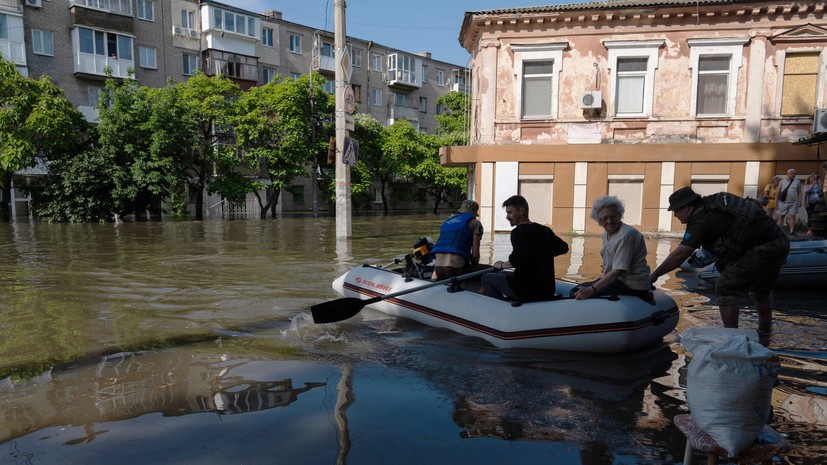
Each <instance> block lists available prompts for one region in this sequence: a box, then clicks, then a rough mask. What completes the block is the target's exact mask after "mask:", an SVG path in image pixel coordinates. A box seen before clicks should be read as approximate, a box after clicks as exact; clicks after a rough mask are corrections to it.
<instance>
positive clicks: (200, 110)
mask: <svg viewBox="0 0 827 465" xmlns="http://www.w3.org/2000/svg"><path fill="white" fill-rule="evenodd" d="M180 86H181V90H180V92H181V98H182V101H183V102H184V105H186V106H187V108H189V109H190V110H191V111H190V113H189V117H190V118H191V119H192V120H191V121H192V122H193V123H194V125H195V131H194V133H193V135H194V137H193V139H192V140H191V146H190V150H189V151H188V153H187V154H186V159H185V160H184V161H183V166H184V170H185V172H186V182H187V184H188V185H189V187H190V190H191V192H192V193H193V194H194V196H195V219H196V220H202V219H204V192H205V191H207V189H208V188H209V187H210V184H211V183H212V181H213V179H214V175H215V174H216V173H217V171H216V170H217V169H218V168H219V167H220V164H219V163H218V161H219V156H220V151H219V148H218V144H219V143H220V142H226V141H228V140H231V137H230V136H229V134H230V132H231V129H232V128H231V126H230V123H231V121H232V118H233V112H234V106H235V100H236V98H237V97H238V95H239V94H240V93H241V90H240V89H239V87H238V86H237V85H236V84H235V83H233V82H232V81H231V80H230V79H228V78H226V77H223V76H221V75H218V76H214V77H210V76H207V75H205V74H203V73H201V72H199V73H196V74H195V75H194V76H192V77H190V78H189V79H187V81H185V82H183V83H181V84H180Z"/></svg>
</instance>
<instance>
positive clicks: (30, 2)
mask: <svg viewBox="0 0 827 465" xmlns="http://www.w3.org/2000/svg"><path fill="white" fill-rule="evenodd" d="M26 6H30V7H32V8H42V7H43V0H26Z"/></svg>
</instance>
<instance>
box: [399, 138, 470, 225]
mask: <svg viewBox="0 0 827 465" xmlns="http://www.w3.org/2000/svg"><path fill="white" fill-rule="evenodd" d="M419 137H420V138H421V144H422V145H423V147H424V149H425V150H424V156H423V158H422V159H420V160H419V161H418V162H417V163H414V164H412V165H410V166H409V167H408V169H407V171H406V175H407V176H408V177H410V178H411V179H413V180H414V181H415V182H416V183H417V184H418V185H419V186H420V187H421V188H422V189H423V190H424V191H425V192H426V193H427V194H429V195H430V196H431V197H432V198H433V199H434V209H433V212H434V213H437V212H438V211H439V205H440V203H442V201H443V199H444V198H445V197H446V194H448V193H451V192H462V191H464V190H465V189H466V185H467V182H468V170H467V169H466V168H449V167H446V166H442V164H441V163H440V158H439V147H440V146H442V145H446V144H444V143H443V142H442V141H443V140H444V138H441V137H439V136H433V135H429V134H420V135H419Z"/></svg>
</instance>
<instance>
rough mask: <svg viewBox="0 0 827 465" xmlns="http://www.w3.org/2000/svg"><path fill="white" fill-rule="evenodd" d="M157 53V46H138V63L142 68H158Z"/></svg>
mask: <svg viewBox="0 0 827 465" xmlns="http://www.w3.org/2000/svg"><path fill="white" fill-rule="evenodd" d="M157 55H158V53H157V50H156V49H155V47H147V46H144V45H139V46H138V64H139V65H141V67H142V68H151V69H158V59H157Z"/></svg>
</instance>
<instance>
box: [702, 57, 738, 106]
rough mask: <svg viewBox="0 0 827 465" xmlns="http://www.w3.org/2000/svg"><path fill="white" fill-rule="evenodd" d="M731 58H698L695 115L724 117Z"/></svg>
mask: <svg viewBox="0 0 827 465" xmlns="http://www.w3.org/2000/svg"><path fill="white" fill-rule="evenodd" d="M731 60H732V57H731V56H729V55H727V56H715V55H707V56H701V57H699V58H698V87H697V92H696V94H697V99H696V101H695V109H696V114H697V115H698V116H704V115H725V114H726V113H727V90H728V89H729V78H730V76H729V62H730V61H731Z"/></svg>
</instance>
